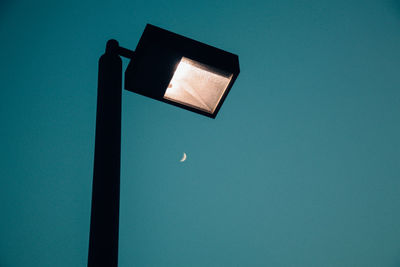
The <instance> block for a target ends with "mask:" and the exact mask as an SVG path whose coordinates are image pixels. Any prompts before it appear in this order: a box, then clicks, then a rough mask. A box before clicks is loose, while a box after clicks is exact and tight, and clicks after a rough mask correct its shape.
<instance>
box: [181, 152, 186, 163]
mask: <svg viewBox="0 0 400 267" xmlns="http://www.w3.org/2000/svg"><path fill="white" fill-rule="evenodd" d="M185 160H186V153H185V152H183V157H182V159H181V160H180V162H184V161H185Z"/></svg>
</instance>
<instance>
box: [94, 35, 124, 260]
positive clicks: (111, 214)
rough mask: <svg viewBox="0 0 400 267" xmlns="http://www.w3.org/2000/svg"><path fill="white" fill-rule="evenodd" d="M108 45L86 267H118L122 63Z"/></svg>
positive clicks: (99, 107) (100, 85)
mask: <svg viewBox="0 0 400 267" xmlns="http://www.w3.org/2000/svg"><path fill="white" fill-rule="evenodd" d="M118 49H119V46H118V42H117V41H115V40H110V41H108V42H107V48H106V53H105V54H104V55H102V56H101V57H100V60H99V73H98V75H99V77H98V93H97V116H96V141H95V155H94V171H93V189H92V213H91V218H90V237H89V258H88V266H89V267H94V266H95V267H99V266H107V267H116V266H118V228H119V199H120V198H119V193H120V161H121V160H120V158H121V93H122V60H121V58H120V57H119V55H118Z"/></svg>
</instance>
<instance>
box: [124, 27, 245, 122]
mask: <svg viewBox="0 0 400 267" xmlns="http://www.w3.org/2000/svg"><path fill="white" fill-rule="evenodd" d="M239 71H240V70H239V59H238V56H237V55H234V54H231V53H229V52H226V51H223V50H221V49H218V48H215V47H212V46H209V45H206V44H203V43H200V42H198V41H195V40H192V39H189V38H186V37H184V36H181V35H178V34H175V33H172V32H170V31H167V30H164V29H161V28H159V27H156V26H153V25H150V24H147V26H146V28H145V30H144V32H143V34H142V37H141V38H140V41H139V43H138V45H137V47H136V50H135V57H134V58H133V59H132V60H131V61H130V63H129V65H128V67H127V69H126V71H125V89H127V90H129V91H132V92H135V93H138V94H141V95H144V96H147V97H151V98H153V99H156V100H159V101H162V102H166V103H169V104H172V105H175V106H178V107H181V108H184V109H187V110H190V111H193V112H196V113H199V114H202V115H205V116H208V117H211V118H215V117H216V115H217V113H218V111H219V109H220V108H221V105H222V103H223V102H224V100H225V98H226V96H227V94H228V93H229V91H230V89H231V88H232V85H233V83H234V82H235V80H236V78H237V76H238V74H239Z"/></svg>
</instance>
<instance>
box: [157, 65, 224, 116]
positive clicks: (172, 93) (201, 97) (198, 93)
mask: <svg viewBox="0 0 400 267" xmlns="http://www.w3.org/2000/svg"><path fill="white" fill-rule="evenodd" d="M231 79H232V74H230V75H226V74H223V73H220V72H218V71H216V70H214V69H212V68H210V67H208V66H207V65H204V64H200V63H198V62H196V61H194V60H191V59H188V58H185V57H182V59H181V61H180V62H179V64H178V67H177V68H176V70H175V73H174V75H173V76H172V79H171V81H170V83H169V85H168V88H167V90H166V91H165V94H164V98H165V99H168V100H171V101H173V102H177V103H180V104H183V105H187V106H190V107H193V108H196V109H199V110H202V111H205V112H207V113H210V114H213V113H214V111H215V109H216V108H217V106H218V103H219V101H220V100H221V98H222V96H223V95H224V93H225V90H226V88H227V87H228V85H229V83H230V81H231Z"/></svg>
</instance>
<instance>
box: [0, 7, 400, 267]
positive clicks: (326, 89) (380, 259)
mask: <svg viewBox="0 0 400 267" xmlns="http://www.w3.org/2000/svg"><path fill="white" fill-rule="evenodd" d="M0 9H1V11H0V35H1V36H2V41H1V43H0V81H1V84H2V86H1V90H0V99H1V105H0V122H1V125H2V127H1V138H0V147H1V150H0V151H1V154H0V157H1V161H0V178H1V179H0V203H1V204H0V210H1V214H2V218H1V220H0V237H1V238H0V266H13V267H14V266H60V267H62V266H85V265H86V262H87V250H88V239H89V223H90V201H91V182H92V171H93V154H94V133H95V116H96V93H97V92H96V90H97V63H98V58H99V57H100V55H101V54H102V53H103V52H104V49H105V43H106V41H107V40H108V39H110V38H115V39H117V40H118V41H119V43H120V45H121V46H124V47H127V48H130V49H134V48H135V47H136V44H137V42H138V40H139V38H140V36H141V33H142V31H143V29H144V27H145V25H146V23H151V24H154V25H157V26H159V27H162V28H165V29H168V30H171V31H173V32H176V33H179V34H182V35H185V36H187V37H190V38H193V39H196V40H198V41H201V42H204V43H208V44H210V45H213V46H216V47H218V48H221V49H224V50H227V51H229V52H232V53H235V54H238V55H239V60H240V66H241V73H240V75H239V77H238V79H237V81H236V83H235V85H234V86H233V88H232V90H231V92H230V94H229V96H228V98H227V99H226V101H225V103H224V105H223V107H222V109H221V110H220V112H219V114H218V116H217V118H216V119H215V120H212V119H209V118H206V117H203V116H200V115H197V114H195V113H191V112H187V111H185V110H183V109H179V108H176V107H173V106H170V105H166V104H165V103H161V102H157V101H154V100H151V99H147V98H145V97H142V96H139V95H135V94H133V93H131V92H128V91H124V92H123V100H122V101H123V103H122V104H123V108H122V154H121V156H122V157H121V210H120V251H119V261H120V266H307V267H310V266H363V267H365V266H399V265H400V256H399V255H400V242H399V241H400V227H399V225H400V215H399V212H398V211H399V210H400V179H399V178H400V139H399V136H400V125H399V121H400V73H399V71H400V50H399V47H400V2H399V1H397V0H387V1H378V0H366V1H355V0H347V1H344V0H337V1H327V0H322V1H321V0H319V1H312V0H309V1H294V0H283V1H209V0H205V1H198V2H191V1H175V0H169V1H160V0H149V1H122V0H116V1H49V0H38V1H27V0H16V1H8V2H4V3H2V4H1V5H0ZM127 63H128V62H127V61H126V60H125V61H124V66H126V65H127ZM183 152H186V153H187V155H188V159H187V161H186V162H184V163H180V162H179V159H180V158H181V157H182V154H183Z"/></svg>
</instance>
